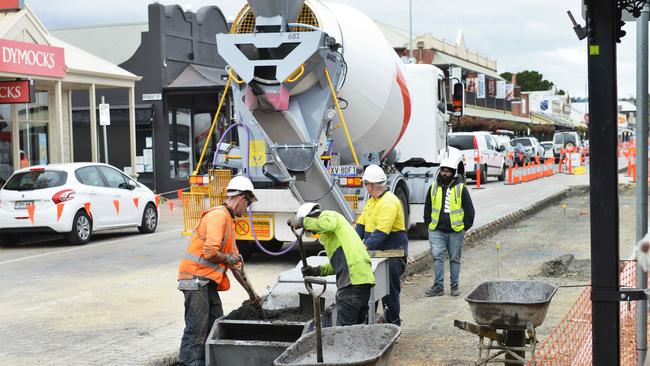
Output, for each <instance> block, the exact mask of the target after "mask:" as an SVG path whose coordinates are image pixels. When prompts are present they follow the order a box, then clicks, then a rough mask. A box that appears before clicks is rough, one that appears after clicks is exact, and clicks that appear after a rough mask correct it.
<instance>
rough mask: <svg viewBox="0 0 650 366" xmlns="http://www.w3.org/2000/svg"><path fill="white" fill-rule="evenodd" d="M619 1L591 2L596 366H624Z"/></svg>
mask: <svg viewBox="0 0 650 366" xmlns="http://www.w3.org/2000/svg"><path fill="white" fill-rule="evenodd" d="M617 5H618V0H587V17H586V18H587V26H588V29H589V30H588V36H589V37H588V45H587V54H588V70H589V73H588V75H589V113H590V128H589V135H590V145H591V147H592V148H591V157H590V163H589V164H590V169H589V185H590V197H591V198H590V209H591V222H590V229H591V233H590V236H591V279H592V280H591V281H592V294H591V299H592V350H593V363H592V364H593V365H594V366H615V365H619V364H620V355H619V352H620V351H619V349H620V340H619V336H618V335H619V329H620V320H619V301H620V297H619V286H618V262H619V254H618V250H619V247H618V235H619V227H618V223H619V220H618V216H619V215H618V172H617V164H618V161H617V160H618V158H617V154H616V148H617V139H616V134H617V115H618V108H617V94H616V85H617V84H616V39H617V34H618V17H617V15H616V14H618V11H617Z"/></svg>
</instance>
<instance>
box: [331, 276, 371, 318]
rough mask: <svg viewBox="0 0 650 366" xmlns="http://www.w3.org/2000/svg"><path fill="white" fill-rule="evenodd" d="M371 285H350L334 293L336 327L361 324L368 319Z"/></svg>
mask: <svg viewBox="0 0 650 366" xmlns="http://www.w3.org/2000/svg"><path fill="white" fill-rule="evenodd" d="M371 288H372V285H370V284H363V285H350V286H346V287H344V288H340V289H338V291H336V325H338V326H342V325H355V324H363V323H365V322H366V318H367V317H368V301H370V289H371Z"/></svg>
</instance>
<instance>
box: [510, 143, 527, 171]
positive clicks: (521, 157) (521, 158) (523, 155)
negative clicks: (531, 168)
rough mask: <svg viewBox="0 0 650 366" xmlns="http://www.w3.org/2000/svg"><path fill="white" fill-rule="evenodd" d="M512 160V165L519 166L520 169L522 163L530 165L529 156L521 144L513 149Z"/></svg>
mask: <svg viewBox="0 0 650 366" xmlns="http://www.w3.org/2000/svg"><path fill="white" fill-rule="evenodd" d="M514 155H515V156H514V159H513V163H515V164H517V165H519V166H520V167H521V166H522V165H523V164H524V163H530V155H529V154H528V150H526V147H525V146H524V145H522V144H516V145H515V147H514Z"/></svg>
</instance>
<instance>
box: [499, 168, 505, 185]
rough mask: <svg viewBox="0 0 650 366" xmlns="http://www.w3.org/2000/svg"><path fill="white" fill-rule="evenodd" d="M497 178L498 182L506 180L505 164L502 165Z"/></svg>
mask: <svg viewBox="0 0 650 366" xmlns="http://www.w3.org/2000/svg"><path fill="white" fill-rule="evenodd" d="M498 179H499V182H503V181H505V180H506V166H505V164H504V165H503V167H501V174H499V177H498Z"/></svg>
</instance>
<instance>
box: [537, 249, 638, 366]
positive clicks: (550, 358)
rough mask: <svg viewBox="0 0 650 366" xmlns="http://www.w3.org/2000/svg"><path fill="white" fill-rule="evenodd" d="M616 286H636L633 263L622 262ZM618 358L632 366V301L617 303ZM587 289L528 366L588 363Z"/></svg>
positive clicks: (634, 320)
mask: <svg viewBox="0 0 650 366" xmlns="http://www.w3.org/2000/svg"><path fill="white" fill-rule="evenodd" d="M619 282H620V287H632V288H634V287H636V261H626V262H625V265H624V266H623V269H622V270H621V271H620V273H619ZM619 312H620V326H621V331H620V359H621V363H620V364H621V365H622V366H628V365H629V366H633V365H636V302H635V301H631V302H621V304H620V311H619ZM591 314H592V313H591V286H588V287H586V288H585V289H584V290H583V291H582V293H581V294H580V296H578V299H577V300H576V302H575V303H574V304H573V306H572V307H571V309H569V311H568V312H567V313H566V315H565V316H564V318H562V320H561V321H560V323H559V324H558V325H557V326H556V327H555V328H554V329H553V331H552V332H551V333H550V334H549V335H548V337H546V339H545V340H544V341H543V342H542V343H541V346H538V347H537V350H536V352H535V355H534V356H533V358H532V359H531V360H530V362H529V363H528V364H529V365H532V364H533V362H536V364H537V365H544V366H546V365H548V366H555V365H558V366H560V365H573V366H583V365H584V366H587V365H591V364H592V358H593V350H592V338H591V334H592V333H591V332H592V317H591Z"/></svg>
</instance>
